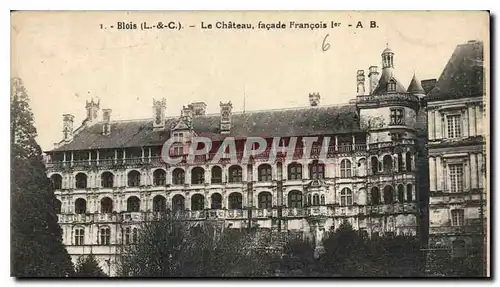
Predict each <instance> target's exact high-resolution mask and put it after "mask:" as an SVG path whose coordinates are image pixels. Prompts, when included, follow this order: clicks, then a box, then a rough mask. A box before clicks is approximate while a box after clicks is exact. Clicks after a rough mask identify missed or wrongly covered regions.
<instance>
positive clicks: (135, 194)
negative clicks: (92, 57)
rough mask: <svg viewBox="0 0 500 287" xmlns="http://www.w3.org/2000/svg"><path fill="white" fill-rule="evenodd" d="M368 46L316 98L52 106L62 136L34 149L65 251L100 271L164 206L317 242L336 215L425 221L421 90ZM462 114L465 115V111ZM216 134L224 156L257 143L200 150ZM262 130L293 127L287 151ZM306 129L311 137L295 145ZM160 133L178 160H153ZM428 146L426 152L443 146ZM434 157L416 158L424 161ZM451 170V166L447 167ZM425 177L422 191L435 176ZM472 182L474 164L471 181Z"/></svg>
mask: <svg viewBox="0 0 500 287" xmlns="http://www.w3.org/2000/svg"><path fill="white" fill-rule="evenodd" d="M381 56H382V68H381V70H379V68H378V67H377V66H371V67H370V68H369V69H368V70H367V71H366V72H367V73H366V74H367V77H365V71H364V70H359V71H358V72H357V75H355V76H356V83H357V96H356V98H355V99H353V100H352V101H351V102H350V103H349V104H346V105H337V106H323V105H321V103H320V100H321V96H320V95H319V93H311V94H309V103H310V106H307V107H300V108H290V109H281V110H262V111H245V112H236V111H233V106H232V104H231V102H227V103H222V102H221V103H220V113H217V114H207V113H206V104H205V103H202V102H196V103H192V104H189V105H188V106H186V107H183V109H182V111H181V115H180V116H169V115H167V112H166V109H167V101H166V100H165V98H163V99H161V100H154V101H153V106H152V115H151V116H152V118H151V119H147V120H130V121H113V120H111V109H103V110H102V118H101V117H99V114H100V103H99V102H96V101H94V100H91V101H89V102H87V105H86V110H87V116H86V119H85V120H84V121H83V123H82V125H81V126H79V127H77V128H76V129H75V128H74V122H75V119H74V116H72V115H69V114H66V115H64V116H63V121H64V128H63V140H62V141H60V142H59V143H57V144H56V147H55V148H54V149H53V150H51V151H48V152H47V155H48V160H47V168H48V176H49V177H50V178H51V179H52V182H53V185H54V188H55V190H56V191H55V193H56V196H57V199H58V211H59V215H58V216H59V223H60V225H61V227H62V230H63V242H64V244H65V245H66V246H67V249H68V251H69V253H70V255H71V256H72V259H73V260H74V261H76V259H77V258H78V257H79V256H80V255H82V254H90V253H92V254H94V255H95V256H96V257H97V258H98V259H99V261H100V263H101V265H102V267H103V270H104V271H105V272H108V273H109V274H111V275H114V274H116V269H115V266H116V265H115V264H116V262H117V261H118V259H119V256H120V252H121V250H122V247H123V246H124V245H127V244H134V242H135V241H136V240H137V234H138V228H140V224H141V222H144V221H147V220H151V219H155V218H157V216H158V214H160V213H162V212H165V211H168V210H170V211H171V212H177V213H179V214H182V216H183V218H185V219H186V220H190V221H200V222H201V221H205V220H216V221H218V222H221V223H223V224H224V225H225V226H226V227H231V228H252V227H258V228H261V229H268V230H272V231H274V232H283V233H293V234H302V235H303V236H307V237H309V238H311V239H313V240H314V242H315V243H316V247H317V249H318V251H321V240H322V237H323V236H324V233H325V231H328V230H332V229H335V228H338V226H339V225H340V224H342V223H343V222H346V221H347V222H349V223H350V224H351V225H352V226H353V227H354V228H355V229H358V230H361V231H362V232H363V233H364V234H366V235H369V236H376V235H382V234H385V235H388V234H412V235H416V236H420V235H421V234H422V232H423V231H422V230H421V226H422V221H426V220H423V218H422V216H421V214H420V210H421V207H422V205H424V204H425V202H423V201H422V202H420V201H421V195H420V194H421V193H425V194H426V192H423V191H421V190H422V189H423V188H426V186H428V184H429V183H428V177H426V176H423V177H422V176H418V174H419V173H421V171H420V169H422V170H423V171H424V172H425V173H426V172H427V169H428V166H429V164H428V163H427V159H426V158H424V157H423V156H422V155H424V154H425V152H424V151H423V150H424V147H425V142H423V141H422V140H419V135H422V134H426V130H427V120H426V111H425V109H424V108H423V107H424V102H423V99H424V96H425V91H424V89H423V88H422V85H421V83H420V82H419V81H418V80H417V79H416V77H414V78H413V79H412V81H411V83H409V85H408V88H405V87H404V85H403V84H402V83H401V82H399V81H398V80H397V78H396V73H395V69H394V60H395V54H394V53H393V51H392V50H391V49H389V48H386V49H385V50H384V51H383V52H382V55H381ZM366 78H367V79H366ZM353 81H354V78H353ZM438 87H441V86H440V84H438ZM443 88H445V89H446V86H443ZM435 95H437V94H435V93H433V94H431V96H432V97H435ZM480 100H481V98H480V97H478V98H471V99H469V98H467V100H466V101H467V105H469V106H468V107H469V108H468V109H466V110H465V111H466V112H465V115H467V117H473V116H472V115H471V114H470V113H471V112H470V111H471V109H472V107H473V106H472V105H470V104H469V103H471V102H474V103H476V102H477V104H478V107H479V101H480ZM457 101H459V102H460V103H462V102H461V101H464V100H462V99H457ZM432 105H434V102H432ZM436 105H437V102H436ZM439 105H441V104H439ZM442 106H443V107H444V106H445V105H442ZM479 112H480V110H477V112H476V113H475V114H474V115H476V114H479ZM430 113H431V112H430ZM460 115H461V116H462V117H463V116H464V114H463V113H462V114H460ZM436 119H438V116H437V114H436ZM439 119H440V117H439ZM474 119H476V125H475V127H479V126H480V120H478V119H479V118H474ZM457 121H459V120H457ZM429 127H431V126H430V125H429ZM432 131H433V134H432V137H431V139H432V141H433V142H432V143H433V144H434V143H436V148H437V146H438V145H442V144H447V143H444V141H442V140H441V139H442V138H443V137H445V138H450V136H449V134H448V135H446V134H443V133H438V132H437V131H438V129H437V128H436V129H435V128H433V129H432ZM439 131H441V129H439ZM434 133H435V134H434ZM465 134H467V135H470V136H473V135H476V134H478V132H477V131H476V130H475V129H474V130H473V129H472V125H469V128H466V129H465V131H464V132H463V133H462V134H460V135H461V136H462V135H465ZM193 137H207V138H210V139H211V140H212V143H213V144H212V150H211V151H210V153H209V154H208V155H203V156H196V157H195V160H194V162H193V163H192V164H191V163H189V162H188V161H186V157H187V153H188V151H189V150H188V148H187V145H186V144H187V143H189V142H190V141H191V140H192V139H193ZM230 137H232V138H234V139H235V141H236V149H237V156H238V159H241V156H242V151H243V146H244V142H245V139H247V138H248V137H262V138H265V139H266V140H267V142H268V147H267V150H266V151H265V152H263V153H262V154H260V155H257V156H254V157H252V158H251V159H250V161H249V162H248V163H244V164H240V163H239V161H238V163H235V164H234V163H233V164H232V163H230V162H229V160H228V159H221V160H219V161H217V162H213V161H212V159H213V157H214V154H215V152H216V151H217V149H218V148H219V147H220V145H221V143H222V142H223V141H224V140H225V139H226V138H230ZM275 137H280V145H282V146H288V145H290V144H291V142H292V141H294V139H297V142H296V148H295V149H294V153H293V157H289V158H287V157H286V156H285V155H284V154H283V153H278V155H277V158H276V159H275V160H272V161H270V160H269V157H268V156H269V153H270V152H271V151H270V147H271V143H272V140H273V138H275ZM307 137H317V141H315V142H314V143H313V145H312V147H310V148H309V149H308V148H307V145H306V144H305V139H306V138H307ZM169 138H174V139H175V142H176V143H175V144H174V145H173V146H172V148H171V149H170V150H169V154H170V155H171V156H173V157H181V158H182V161H181V162H180V163H178V164H174V165H170V164H168V163H166V162H164V161H163V160H162V154H161V152H162V146H163V144H164V143H165V141H167V139H169ZM438 139H439V141H438ZM325 143H326V144H325ZM479 147H480V145H477V147H476V146H474V148H475V149H474V152H475V153H476V154H474V155H472V154H471V155H469V154H467V156H466V157H465V159H466V160H471V159H473V158H474V159H475V160H476V162H475V163H474V164H475V165H474V166H475V167H477V166H481V164H482V163H484V159H483V158H482V157H481V156H480V155H481V152H480V150H479V149H478V148H479ZM467 148H469V146H467ZM471 148H472V147H471ZM449 150H450V152H451V150H452V149H449ZM453 153H457V152H456V151H455V150H453ZM460 153H467V152H466V151H465V150H464V151H463V152H462V151H461V152H460ZM437 154H439V153H437V152H436V154H435V155H436V156H434V154H433V159H436V158H439V159H440V160H442V159H444V158H445V156H444V155H439V156H437ZM322 155H323V156H322ZM473 156H474V157H473ZM434 162H436V161H432V162H431V163H434ZM422 163H423V164H422ZM450 163H451V158H450V159H449V161H447V164H450ZM441 166H444V164H441V163H440V165H439V168H437V169H436V168H434V167H433V166H432V164H431V165H430V166H429V167H430V168H431V170H432V171H433V172H434V171H436V170H439V171H441V170H442V169H441ZM447 170H448V171H447V172H449V170H450V169H447ZM453 172H454V173H453V174H454V175H453V176H454V177H453V178H455V180H458V179H456V178H457V176H456V174H457V172H458V171H457V170H456V169H455V170H454V171H453ZM435 178H436V177H435V176H434V177H431V191H434V192H437V191H441V192H443V191H446V190H449V189H446V188H444V187H443V183H442V182H439V181H438V183H436V179H435ZM448 178H449V177H448ZM466 182H468V179H466ZM483 183H484V180H483V179H479V175H477V176H476V177H475V181H473V182H472V183H471V186H474V187H476V188H480V187H482V186H483ZM451 186H455V187H454V188H457V187H456V186H457V184H456V183H455V185H449V184H448V185H446V187H447V188H450V187H451ZM462 194H463V195H465V193H460V195H462ZM468 194H469V193H467V196H468ZM473 194H477V193H473ZM446 208H448V207H446ZM446 210H447V209H446ZM431 213H432V211H431ZM467 214H468V213H467ZM446 218H448V217H446ZM431 224H432V220H431Z"/></svg>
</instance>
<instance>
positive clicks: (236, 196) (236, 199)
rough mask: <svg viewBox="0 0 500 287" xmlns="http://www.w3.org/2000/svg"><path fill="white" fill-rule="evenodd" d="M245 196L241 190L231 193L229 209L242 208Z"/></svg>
mask: <svg viewBox="0 0 500 287" xmlns="http://www.w3.org/2000/svg"><path fill="white" fill-rule="evenodd" d="M242 208H243V196H242V195H241V193H239V192H233V193H231V194H229V209H242Z"/></svg>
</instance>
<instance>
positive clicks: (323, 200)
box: [321, 194, 325, 205]
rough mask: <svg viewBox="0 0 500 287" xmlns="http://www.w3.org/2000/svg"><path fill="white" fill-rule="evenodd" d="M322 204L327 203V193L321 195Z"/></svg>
mask: <svg viewBox="0 0 500 287" xmlns="http://www.w3.org/2000/svg"><path fill="white" fill-rule="evenodd" d="M321 205H325V195H324V194H322V195H321Z"/></svg>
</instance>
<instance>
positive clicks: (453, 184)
mask: <svg viewBox="0 0 500 287" xmlns="http://www.w3.org/2000/svg"><path fill="white" fill-rule="evenodd" d="M448 174H449V178H450V192H463V182H464V167H463V165H462V164H450V165H448Z"/></svg>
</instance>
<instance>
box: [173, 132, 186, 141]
mask: <svg viewBox="0 0 500 287" xmlns="http://www.w3.org/2000/svg"><path fill="white" fill-rule="evenodd" d="M173 138H174V142H176V143H181V142H183V141H184V135H183V134H182V133H174V136H173Z"/></svg>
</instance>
